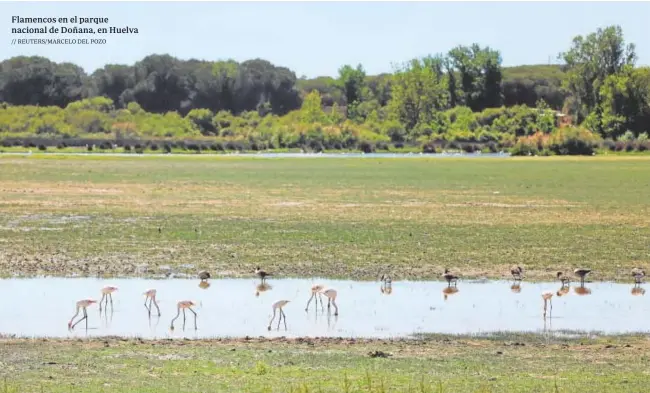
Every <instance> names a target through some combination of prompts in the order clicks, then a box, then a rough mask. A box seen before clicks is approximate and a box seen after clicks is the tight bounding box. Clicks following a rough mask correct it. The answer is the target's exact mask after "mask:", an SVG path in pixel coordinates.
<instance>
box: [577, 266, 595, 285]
mask: <svg viewBox="0 0 650 393" xmlns="http://www.w3.org/2000/svg"><path fill="white" fill-rule="evenodd" d="M589 273H591V269H576V270H574V271H573V274H575V275H576V276H577V277H580V286H584V285H585V277H586V276H587V274H589Z"/></svg>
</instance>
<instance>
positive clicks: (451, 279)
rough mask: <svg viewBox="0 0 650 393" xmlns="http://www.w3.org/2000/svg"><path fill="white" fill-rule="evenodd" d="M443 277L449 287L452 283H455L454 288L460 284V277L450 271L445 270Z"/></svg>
mask: <svg viewBox="0 0 650 393" xmlns="http://www.w3.org/2000/svg"><path fill="white" fill-rule="evenodd" d="M442 277H443V278H444V279H445V280H447V286H451V283H452V282H453V283H454V286H456V285H457V284H458V276H455V275H453V274H451V273H449V269H445V273H444V274H443V275H442Z"/></svg>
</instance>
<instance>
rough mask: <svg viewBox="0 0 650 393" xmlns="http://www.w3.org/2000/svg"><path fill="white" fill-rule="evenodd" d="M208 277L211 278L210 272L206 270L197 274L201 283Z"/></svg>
mask: <svg viewBox="0 0 650 393" xmlns="http://www.w3.org/2000/svg"><path fill="white" fill-rule="evenodd" d="M210 277H211V276H210V272H209V271H207V270H202V271H200V272H199V278H200V279H201V281H205V280H207V279H208V278H210Z"/></svg>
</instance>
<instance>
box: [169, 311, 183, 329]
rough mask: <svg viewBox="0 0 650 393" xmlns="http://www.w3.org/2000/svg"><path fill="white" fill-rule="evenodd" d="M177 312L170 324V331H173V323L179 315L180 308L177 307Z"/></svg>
mask: <svg viewBox="0 0 650 393" xmlns="http://www.w3.org/2000/svg"><path fill="white" fill-rule="evenodd" d="M177 310H178V312H177V313H176V316H175V317H174V319H172V324H171V328H172V329H174V321H175V320H176V319H177V318H178V317H179V316H180V315H181V308H180V307H178V308H177Z"/></svg>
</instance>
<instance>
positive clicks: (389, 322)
mask: <svg viewBox="0 0 650 393" xmlns="http://www.w3.org/2000/svg"><path fill="white" fill-rule="evenodd" d="M207 283H208V284H209V285H206V283H201V281H200V280H199V279H178V278H173V279H139V278H128V279H111V280H108V279H99V278H10V279H0V313H1V314H2V318H1V319H0V334H3V335H9V336H10V335H16V336H18V337H52V338H54V337H58V338H66V337H68V338H69V337H85V336H122V337H141V338H152V339H153V338H155V339H162V338H214V337H246V336H250V337H258V336H265V337H279V336H285V337H356V338H391V337H395V338H397V337H408V336H411V335H413V334H418V333H444V334H486V333H492V332H543V331H545V330H546V331H560V330H562V331H567V330H569V331H575V330H577V331H597V332H601V333H604V334H619V333H634V332H637V333H638V332H647V331H649V330H650V299H648V298H647V297H646V296H644V293H645V290H644V289H643V288H644V285H643V284H642V285H641V286H640V287H635V286H634V284H618V283H609V282H597V283H596V282H594V283H586V284H585V287H584V288H582V289H581V288H580V286H579V284H578V283H572V284H571V286H570V287H569V288H568V290H566V289H565V290H564V291H562V292H560V293H559V295H560V296H558V290H560V288H561V285H560V283H559V282H550V283H549V282H547V283H532V282H531V283H529V282H526V281H523V282H522V283H521V284H520V286H519V288H517V287H516V286H514V287H513V282H511V281H480V280H477V281H471V280H468V281H460V282H459V283H458V284H457V290H458V291H457V292H455V293H452V292H454V291H453V290H449V288H448V286H447V283H446V282H442V281H394V282H393V284H392V286H391V289H392V291H390V293H388V292H389V291H387V290H386V289H385V288H384V287H382V285H381V284H380V283H379V282H368V281H351V280H328V279H273V278H270V279H268V280H267V284H268V286H270V288H264V287H260V281H259V280H258V279H254V278H244V279H218V278H217V279H211V280H208V281H207ZM317 283H318V284H322V285H324V286H325V287H326V288H334V289H336V290H337V291H338V297H337V299H336V303H337V305H338V307H339V315H338V316H334V315H333V314H334V309H333V308H332V309H331V310H330V312H329V313H328V311H327V299H326V298H325V297H323V299H324V310H321V306H320V303H319V304H318V305H317V306H316V305H315V302H314V301H312V302H311V304H310V307H309V310H308V311H307V312H306V311H305V306H306V304H307V301H308V300H309V298H310V295H311V292H310V288H311V286H312V285H314V284H317ZM105 285H114V286H117V287H118V288H119V289H118V291H117V292H115V293H114V294H113V308H112V309H111V307H110V304H109V305H108V309H107V310H104V311H103V312H101V313H100V311H99V306H98V304H93V305H92V306H90V307H89V308H88V328H87V329H86V327H85V323H84V322H81V323H79V324H78V325H77V326H76V327H75V329H74V330H72V331H69V330H68V326H67V323H68V321H69V320H70V318H71V317H72V316H73V315H74V313H75V302H76V301H78V300H81V299H85V298H92V299H95V300H97V301H99V300H100V299H101V292H100V290H101V288H102V287H103V286H105ZM149 288H155V289H156V290H157V292H158V294H157V301H158V304H159V306H160V310H161V314H162V315H161V316H160V317H158V316H157V312H156V311H155V307H153V310H152V313H151V315H149V312H148V311H147V309H146V308H145V306H144V300H145V297H144V295H143V293H144V292H145V290H147V289H149ZM452 288H453V287H452ZM546 290H550V291H552V292H553V293H554V296H553V298H552V310H550V308H549V314H548V315H547V317H546V319H544V317H543V305H544V303H543V300H542V297H541V293H542V292H543V291H546ZM180 300H192V301H194V302H195V303H197V306H196V307H195V308H194V310H195V311H196V312H197V315H198V317H197V327H198V329H197V330H195V329H194V316H193V314H192V313H191V312H190V311H187V313H186V315H187V319H186V324H185V328H184V329H183V314H182V313H181V315H180V318H179V319H178V320H177V321H176V322H175V329H174V330H173V331H172V330H170V322H171V319H172V318H173V317H174V316H175V315H176V313H177V309H176V303H177V302H178V301H180ZM277 300H289V301H290V303H288V304H287V305H286V306H285V307H284V312H285V314H286V322H287V329H286V330H285V327H284V323H282V324H281V325H280V326H279V328H278V325H277V323H278V317H276V319H275V320H274V321H273V326H272V329H271V331H268V330H267V326H268V324H269V320H270V319H271V316H272V314H273V311H272V309H271V305H272V304H273V303H274V302H275V301H277ZM80 315H82V313H80ZM78 318H79V317H78ZM76 320H77V319H75V321H76Z"/></svg>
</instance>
